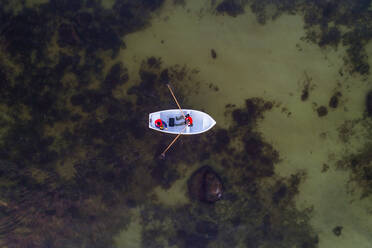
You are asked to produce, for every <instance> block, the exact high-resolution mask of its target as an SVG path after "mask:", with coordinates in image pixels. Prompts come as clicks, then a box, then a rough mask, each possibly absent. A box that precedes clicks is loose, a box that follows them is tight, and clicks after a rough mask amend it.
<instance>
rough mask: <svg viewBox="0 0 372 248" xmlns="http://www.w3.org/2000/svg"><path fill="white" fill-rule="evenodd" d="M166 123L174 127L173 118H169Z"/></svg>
mask: <svg viewBox="0 0 372 248" xmlns="http://www.w3.org/2000/svg"><path fill="white" fill-rule="evenodd" d="M168 124H169V126H170V127H174V118H169V122H168Z"/></svg>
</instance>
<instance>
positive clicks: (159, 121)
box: [155, 119, 168, 130]
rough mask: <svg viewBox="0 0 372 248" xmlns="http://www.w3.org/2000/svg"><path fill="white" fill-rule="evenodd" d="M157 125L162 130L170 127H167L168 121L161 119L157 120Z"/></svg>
mask: <svg viewBox="0 0 372 248" xmlns="http://www.w3.org/2000/svg"><path fill="white" fill-rule="evenodd" d="M155 126H156V127H157V128H159V129H160V130H163V129H168V128H167V123H166V122H165V121H162V120H161V119H157V120H156V121H155Z"/></svg>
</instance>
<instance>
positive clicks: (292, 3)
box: [215, 0, 372, 75]
mask: <svg viewBox="0 0 372 248" xmlns="http://www.w3.org/2000/svg"><path fill="white" fill-rule="evenodd" d="M370 6H371V1H370V0H357V1H338V0H330V1H302V0H287V1H282V0H274V1H272V0H264V1H262V0H241V1H236V0H223V1H222V2H221V3H219V4H218V5H217V6H216V7H215V8H216V12H217V13H219V14H223V13H227V14H228V15H229V16H232V17H236V16H238V15H240V14H243V13H244V9H245V8H250V10H251V11H252V12H253V13H254V14H255V15H256V18H257V21H258V22H259V23H260V24H263V25H264V24H266V23H267V22H268V21H270V20H272V21H274V20H275V19H277V18H278V17H279V16H281V15H283V14H291V15H292V14H296V15H298V14H300V15H302V16H303V18H304V23H305V25H304V28H305V30H306V35H305V37H303V39H304V40H306V41H308V42H313V43H316V44H317V45H319V47H321V48H326V47H333V48H335V49H337V47H338V46H341V45H342V46H345V47H346V54H345V57H344V62H345V69H346V71H348V72H349V73H350V74H354V73H358V74H361V75H369V72H370V65H369V64H368V55H367V53H366V50H365V45H366V44H367V43H368V42H369V41H370V40H371V39H372V15H371V10H370Z"/></svg>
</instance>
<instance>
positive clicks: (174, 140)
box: [161, 125, 187, 158]
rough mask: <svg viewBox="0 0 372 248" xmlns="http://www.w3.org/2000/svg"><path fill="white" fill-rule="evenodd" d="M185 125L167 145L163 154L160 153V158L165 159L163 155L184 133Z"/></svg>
mask: <svg viewBox="0 0 372 248" xmlns="http://www.w3.org/2000/svg"><path fill="white" fill-rule="evenodd" d="M186 127H187V125H186V126H185V127H184V128H183V129H182V130H181V132H180V133H179V134H178V135H177V136H176V138H174V139H173V141H172V142H171V143H170V144H169V146H168V147H167V148H165V150H164V152H162V153H161V157H162V158H165V153H166V152H167V151H168V150H169V148H171V146H172V145H173V144H174V142H176V140H177V139H178V138H179V137H180V136H181V134H182V132H183V131H185V129H186Z"/></svg>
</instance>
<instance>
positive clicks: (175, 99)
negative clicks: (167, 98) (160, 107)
mask: <svg viewBox="0 0 372 248" xmlns="http://www.w3.org/2000/svg"><path fill="white" fill-rule="evenodd" d="M167 87H168V89H169V91H170V93H171V94H172V96H173V99H174V101H175V102H176V104H177V106H178V108H179V109H180V111H181V114H182V115H183V118H185V119H186V116H185V114H184V113H183V111H182V109H181V106H180V104H179V103H178V101H177V98H176V96H175V95H174V93H173V91H172V89H171V87H170V85H169V84H167Z"/></svg>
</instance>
